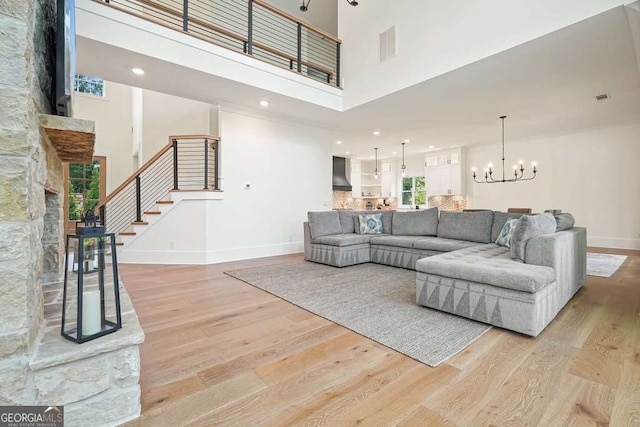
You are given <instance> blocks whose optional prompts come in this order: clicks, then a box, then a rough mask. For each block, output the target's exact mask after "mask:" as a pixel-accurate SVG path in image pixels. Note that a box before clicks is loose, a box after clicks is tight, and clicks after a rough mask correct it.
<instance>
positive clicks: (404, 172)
mask: <svg viewBox="0 0 640 427" xmlns="http://www.w3.org/2000/svg"><path fill="white" fill-rule="evenodd" d="M404 144H405V143H404V142H403V143H402V167H401V168H400V169H402V177H403V178H404V177H405V176H407V173H406V169H407V165H405V164H404Z"/></svg>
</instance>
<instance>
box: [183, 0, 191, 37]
mask: <svg viewBox="0 0 640 427" xmlns="http://www.w3.org/2000/svg"><path fill="white" fill-rule="evenodd" d="M182 30H183V31H185V32H187V31H189V0H182Z"/></svg>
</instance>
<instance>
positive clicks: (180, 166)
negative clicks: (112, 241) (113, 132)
mask: <svg viewBox="0 0 640 427" xmlns="http://www.w3.org/2000/svg"><path fill="white" fill-rule="evenodd" d="M185 190H186V191H203V190H204V191H220V138H219V137H217V136H211V135H180V136H171V137H169V143H168V144H167V145H166V146H164V147H163V148H162V149H161V150H160V151H158V153H156V155H154V156H153V157H152V158H151V159H149V161H148V162H146V163H145V164H144V165H143V166H142V167H141V168H140V169H138V170H137V171H136V172H135V173H134V174H133V175H131V176H130V177H129V178H127V179H126V180H125V181H124V182H123V183H122V184H121V185H120V186H119V187H118V188H116V189H115V191H113V192H112V193H111V194H109V195H108V196H107V197H105V198H104V199H103V200H100V202H99V203H98V204H97V205H96V208H95V210H96V214H97V215H98V217H99V218H100V223H101V224H102V225H104V226H105V228H106V231H107V233H114V234H115V235H116V249H117V250H121V249H124V248H125V247H126V246H127V245H129V244H130V243H131V242H133V241H134V240H136V239H137V238H138V237H139V236H140V235H142V234H143V233H145V232H146V231H147V230H148V228H149V227H150V226H151V225H153V224H154V223H155V222H157V221H159V220H160V219H161V218H162V217H163V215H165V214H166V213H167V212H169V211H170V210H171V209H173V208H174V206H175V205H176V203H177V202H179V200H180V197H179V196H178V194H179V193H180V192H181V191H185Z"/></svg>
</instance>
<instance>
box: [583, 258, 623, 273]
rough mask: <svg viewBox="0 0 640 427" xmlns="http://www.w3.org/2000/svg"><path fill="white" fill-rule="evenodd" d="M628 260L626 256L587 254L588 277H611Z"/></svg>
mask: <svg viewBox="0 0 640 427" xmlns="http://www.w3.org/2000/svg"><path fill="white" fill-rule="evenodd" d="M626 259H627V256H626V255H611V254H593V253H587V275H589V276H599V277H611V276H613V274H614V273H615V272H616V271H618V269H619V268H620V266H621V265H622V264H623V263H624V261H625V260H626Z"/></svg>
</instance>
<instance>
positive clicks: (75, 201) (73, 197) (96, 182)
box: [68, 160, 104, 221]
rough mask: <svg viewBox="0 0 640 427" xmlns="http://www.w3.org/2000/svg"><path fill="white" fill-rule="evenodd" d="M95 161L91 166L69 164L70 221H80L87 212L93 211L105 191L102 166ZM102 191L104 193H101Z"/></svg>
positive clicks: (98, 161)
mask: <svg viewBox="0 0 640 427" xmlns="http://www.w3.org/2000/svg"><path fill="white" fill-rule="evenodd" d="M100 163H101V162H100V160H94V161H93V162H92V163H89V164H81V163H69V206H68V212H69V217H68V219H69V220H70V221H78V220H80V218H81V217H83V216H84V215H85V214H86V212H87V211H93V209H94V207H95V206H96V205H97V204H98V201H99V200H100V197H101V196H102V195H103V194H101V193H104V190H102V188H101V180H100V178H101V176H100V170H101V166H102V165H101V164H100ZM101 190H102V191H101Z"/></svg>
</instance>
